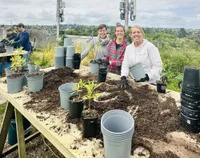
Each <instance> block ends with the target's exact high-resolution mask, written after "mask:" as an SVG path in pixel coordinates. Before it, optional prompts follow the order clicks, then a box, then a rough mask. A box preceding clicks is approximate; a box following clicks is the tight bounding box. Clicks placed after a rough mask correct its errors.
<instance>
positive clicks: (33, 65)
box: [28, 55, 40, 74]
mask: <svg viewBox="0 0 200 158" xmlns="http://www.w3.org/2000/svg"><path fill="white" fill-rule="evenodd" d="M39 71H40V66H39V61H37V60H36V59H35V58H34V57H33V55H30V59H29V63H28V72H29V74H32V73H36V72H39Z"/></svg>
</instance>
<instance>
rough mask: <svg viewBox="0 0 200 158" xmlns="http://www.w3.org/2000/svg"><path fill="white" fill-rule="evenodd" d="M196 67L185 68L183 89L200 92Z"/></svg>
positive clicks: (199, 81) (199, 75) (199, 74)
mask: <svg viewBox="0 0 200 158" xmlns="http://www.w3.org/2000/svg"><path fill="white" fill-rule="evenodd" d="M199 71H200V70H199V69H198V68H196V67H190V66H185V68H184V77H183V87H190V88H194V89H199V90H200V73H199Z"/></svg>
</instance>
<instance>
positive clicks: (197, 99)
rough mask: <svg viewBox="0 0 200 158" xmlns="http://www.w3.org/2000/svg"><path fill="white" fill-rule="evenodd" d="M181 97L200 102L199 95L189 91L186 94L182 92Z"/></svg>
mask: <svg viewBox="0 0 200 158" xmlns="http://www.w3.org/2000/svg"><path fill="white" fill-rule="evenodd" d="M181 95H182V96H185V97H187V98H190V99H191V100H194V101H200V95H199V94H197V93H191V92H189V91H187V92H185V91H183V90H182V91H181Z"/></svg>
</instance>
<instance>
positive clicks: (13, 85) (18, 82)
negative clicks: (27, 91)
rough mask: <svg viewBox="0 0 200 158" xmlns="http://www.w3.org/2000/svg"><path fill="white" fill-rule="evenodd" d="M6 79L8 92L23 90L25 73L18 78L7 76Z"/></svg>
mask: <svg viewBox="0 0 200 158" xmlns="http://www.w3.org/2000/svg"><path fill="white" fill-rule="evenodd" d="M6 81H7V89H8V93H18V92H20V91H22V90H23V85H24V75H21V76H19V77H17V78H10V77H9V76H7V79H6Z"/></svg>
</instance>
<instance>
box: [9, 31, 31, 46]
mask: <svg viewBox="0 0 200 158" xmlns="http://www.w3.org/2000/svg"><path fill="white" fill-rule="evenodd" d="M28 38H29V34H28V32H23V33H22V34H21V35H20V37H19V36H18V37H17V38H16V39H15V41H14V42H13V43H12V46H21V45H23V44H24V43H25V42H26V41H27V40H28Z"/></svg>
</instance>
